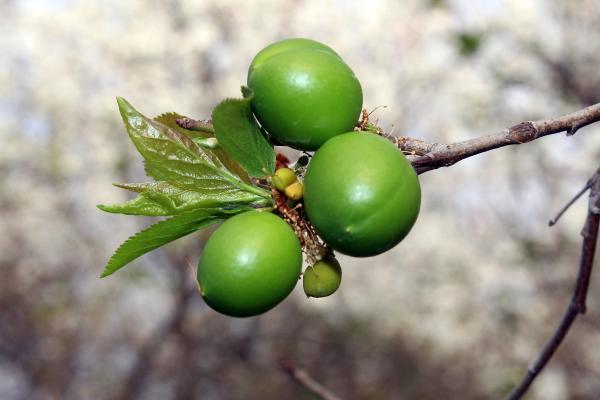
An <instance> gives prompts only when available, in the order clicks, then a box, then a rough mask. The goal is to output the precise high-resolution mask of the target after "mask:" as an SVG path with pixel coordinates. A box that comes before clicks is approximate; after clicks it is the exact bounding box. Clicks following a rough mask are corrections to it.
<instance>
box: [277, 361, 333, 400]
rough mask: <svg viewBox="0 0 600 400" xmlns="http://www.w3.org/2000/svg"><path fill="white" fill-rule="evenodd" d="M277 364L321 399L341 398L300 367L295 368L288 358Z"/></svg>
mask: <svg viewBox="0 0 600 400" xmlns="http://www.w3.org/2000/svg"><path fill="white" fill-rule="evenodd" d="M279 366H280V367H281V369H282V370H284V371H285V372H286V373H287V374H288V375H289V376H290V377H292V379H294V380H295V381H296V382H298V383H299V384H300V385H302V386H304V387H305V388H306V389H307V390H309V391H310V392H312V393H313V394H315V395H316V396H318V397H319V398H321V399H322V400H341V398H340V397H338V396H337V395H336V394H334V393H333V392H331V391H330V390H329V389H327V388H326V387H325V386H323V385H322V384H320V383H319V382H318V381H316V380H315V379H314V378H313V377H311V376H310V375H309V374H308V372H306V371H305V370H303V369H301V368H296V366H295V365H294V364H293V363H292V362H291V361H290V360H288V359H282V360H281V361H280V362H279Z"/></svg>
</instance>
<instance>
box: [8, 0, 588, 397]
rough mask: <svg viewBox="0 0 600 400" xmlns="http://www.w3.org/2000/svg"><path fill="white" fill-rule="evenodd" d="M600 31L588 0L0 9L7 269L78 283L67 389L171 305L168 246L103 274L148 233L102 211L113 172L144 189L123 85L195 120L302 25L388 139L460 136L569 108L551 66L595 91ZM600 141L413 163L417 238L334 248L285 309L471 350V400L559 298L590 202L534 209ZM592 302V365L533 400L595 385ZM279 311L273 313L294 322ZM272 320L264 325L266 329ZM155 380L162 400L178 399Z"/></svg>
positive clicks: (87, 380)
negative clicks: (383, 245)
mask: <svg viewBox="0 0 600 400" xmlns="http://www.w3.org/2000/svg"><path fill="white" fill-rule="evenodd" d="M434 3H440V4H438V5H436V4H434ZM599 23H600V4H599V3H598V1H594V0H586V1H581V2H577V3H573V2H566V1H563V2H551V1H543V0H537V1H532V2H520V1H510V0H504V1H503V0H496V1H479V2H471V1H462V0H461V1H459V0H456V1H447V2H443V1H441V2H434V1H431V2H422V1H416V0H412V1H403V2H397V1H392V0H378V1H374V2H359V1H335V0H328V1H308V0H307V1H291V0H289V1H287V0H286V1H280V2H272V1H265V0H260V1H253V2H246V1H235V0H227V1H223V0H221V1H216V0H206V1H201V2H199V1H191V0H181V1H169V2H161V1H156V0H153V1H141V0H132V1H116V0H106V1H102V2H89V1H83V0H52V1H35V0H28V1H5V2H0V54H2V57H0V139H1V140H2V143H3V144H2V146H0V230H1V231H2V232H4V233H3V234H2V235H0V273H2V269H5V272H6V271H7V270H8V269H9V268H10V269H11V270H14V271H16V276H17V278H16V279H17V283H18V284H19V285H21V286H22V290H23V292H27V290H28V289H29V288H31V287H33V285H34V284H35V283H36V282H38V281H39V280H40V279H42V278H43V277H44V276H46V275H48V274H51V273H56V274H63V275H61V276H63V278H62V280H61V282H60V284H61V285H64V286H65V287H66V288H67V289H65V288H63V287H62V286H60V287H58V286H57V288H56V290H54V291H52V290H51V289H52V288H51V285H58V282H57V281H55V280H52V281H51V283H50V284H48V285H49V286H48V292H47V293H42V294H41V295H40V297H39V298H38V299H37V301H38V302H39V306H40V308H43V307H53V306H54V305H55V303H56V302H58V301H59V300H57V296H58V295H56V293H62V292H61V290H63V289H64V290H70V291H71V292H72V293H74V297H73V298H70V300H69V301H68V302H67V304H62V305H61V307H62V308H61V311H57V312H58V314H57V315H58V316H57V317H56V321H57V322H56V324H57V326H58V325H60V326H62V325H64V326H71V325H74V326H77V330H79V331H80V332H81V336H82V337H84V338H85V337H88V338H89V340H88V341H87V342H85V345H84V346H82V347H83V348H84V349H83V350H82V351H81V353H80V358H81V359H80V360H79V363H80V364H81V365H82V366H84V367H85V368H84V367H82V368H81V369H79V370H78V371H79V372H78V373H77V374H75V375H74V377H73V380H74V382H75V383H74V388H73V389H72V391H73V393H75V395H74V397H75V398H77V397H78V396H77V394H79V395H80V396H79V398H85V397H88V398H89V397H94V396H96V395H97V394H98V393H102V391H103V390H104V389H105V388H106V387H110V385H112V384H115V382H118V379H119V376H118V373H123V371H126V370H127V368H129V367H130V364H131V363H132V361H131V360H132V358H133V356H132V355H131V354H130V353H129V352H132V351H133V350H131V349H129V350H124V351H123V352H116V353H112V352H111V351H108V350H107V349H109V345H110V342H111V339H112V338H114V337H115V336H118V335H124V336H127V335H130V336H127V337H132V338H133V339H132V340H134V341H136V342H137V341H143V340H144V339H145V338H147V337H148V335H150V334H151V332H153V330H154V328H155V327H156V326H157V325H158V323H159V322H160V321H161V320H162V318H164V316H165V315H167V314H168V313H169V312H170V309H171V306H172V302H173V299H172V296H171V295H170V293H169V292H168V288H169V283H168V282H169V278H170V277H171V276H172V275H173V274H174V271H173V270H172V267H168V268H167V267H166V266H165V264H168V262H167V261H166V256H165V255H164V253H161V252H155V253H153V254H152V255H149V256H145V257H144V258H142V259H141V260H140V261H139V262H136V263H133V264H132V265H131V266H129V267H128V268H127V271H123V272H119V273H118V274H116V275H115V276H112V277H110V278H108V279H105V280H99V279H98V278H97V277H98V275H99V274H100V272H101V271H102V268H103V266H104V263H105V262H106V260H107V259H108V257H109V256H110V254H111V251H113V250H114V249H115V248H116V247H117V246H118V244H119V243H120V242H121V241H123V240H124V239H126V237H128V236H129V235H131V234H133V233H134V232H135V231H136V230H138V229H139V228H141V227H142V226H146V225H147V224H148V223H149V220H144V219H139V218H138V219H136V218H133V217H126V216H115V215H109V214H104V213H101V212H100V211H98V210H97V209H96V208H95V205H96V204H100V203H111V202H118V201H122V200H124V199H126V198H127V194H126V193H123V192H122V191H120V190H119V189H117V188H114V187H112V186H111V183H112V182H120V181H143V180H144V179H145V177H144V174H143V168H142V163H141V158H140V157H139V156H138V155H137V154H136V153H135V149H134V147H133V146H132V145H131V143H129V142H128V138H127V135H126V134H125V130H124V128H123V126H122V123H121V120H120V116H119V114H118V110H117V106H116V102H115V96H123V97H125V98H127V99H128V100H129V101H131V102H132V104H133V105H134V106H135V107H136V108H138V109H139V110H140V111H141V112H143V113H144V114H146V115H149V116H153V115H158V114H159V113H162V112H165V111H177V112H179V113H182V114H185V115H189V116H191V117H198V118H206V117H209V116H210V112H211V110H212V107H214V105H216V104H217V103H218V102H219V101H220V100H221V99H223V98H225V97H234V96H239V93H240V92H239V88H240V86H241V85H243V84H244V83H245V77H246V72H247V66H248V64H249V62H250V60H251V59H252V57H253V56H254V54H255V53H256V52H257V51H258V50H260V49H261V48H262V47H264V46H265V45H267V44H269V43H271V42H273V41H275V40H279V39H282V38H286V37H296V36H302V37H310V38H313V39H316V40H320V41H323V42H325V43H327V44H328V45H330V46H331V47H333V48H334V49H335V50H336V51H337V52H339V53H340V54H341V55H342V57H343V58H344V60H345V61H346V62H347V63H348V64H349V65H350V66H351V67H352V68H353V70H354V71H355V72H356V74H357V76H358V77H359V79H360V81H361V83H362V86H363V91H364V95H365V96H364V97H365V107H366V108H367V109H374V108H376V107H378V106H382V105H384V106H386V108H380V109H378V110H377V111H376V112H375V113H374V114H373V118H377V119H378V121H379V124H380V125H381V126H382V127H383V128H384V129H386V130H387V131H391V130H393V132H394V133H396V134H401V135H409V136H414V137H418V138H421V139H423V140H426V141H437V142H450V141H457V140H463V139H468V138H472V137H475V136H478V135H482V134H485V133H490V132H493V131H496V130H498V129H501V128H503V127H507V126H510V125H513V124H516V123H518V122H521V121H523V120H532V119H539V118H545V117H552V116H556V115H560V114H563V113H566V112H569V111H574V110H576V109H578V108H581V107H582V104H581V102H580V101H579V100H578V99H577V98H576V96H574V95H573V93H567V92H566V89H564V88H561V86H560V84H558V83H557V77H556V74H555V71H554V70H553V69H552V68H550V67H549V65H548V60H554V61H565V60H566V61H568V62H569V63H570V64H569V65H574V66H575V68H576V70H575V72H576V73H577V74H576V75H577V76H579V77H585V79H587V80H588V81H584V82H582V83H581V82H580V84H582V85H583V86H586V85H588V86H591V85H594V84H596V85H598V86H597V87H598V88H600V74H599V73H598V68H597V67H598V65H599V64H600V52H598V51H597V50H598V49H599V48H600V30H598V28H597V27H598V26H599V25H598V24H599ZM461 33H469V34H474V35H476V36H478V37H479V38H480V40H481V44H480V47H479V48H478V49H476V50H475V52H474V53H473V54H472V55H464V54H461V52H460V51H459V45H460V43H459V41H458V39H457V38H458V35H459V34H461ZM581 79H584V78H581ZM599 98H600V95H599ZM599 131H600V128H599V127H598V126H590V127H587V128H585V129H583V130H582V131H580V132H578V133H577V134H576V135H575V136H574V137H570V138H566V137H564V135H554V136H553V137H548V138H544V139H541V140H538V141H536V142H535V143H532V144H526V145H524V146H519V147H518V148H503V149H499V150H496V151H493V152H490V153H486V154H483V155H480V156H477V157H473V158H470V159H468V160H465V161H462V162H460V163H458V164H457V165H455V166H452V167H451V168H443V169H440V170H437V171H432V172H428V173H426V174H424V175H422V177H421V185H422V190H423V203H422V210H421V214H420V217H419V220H418V221H417V224H416V225H415V227H414V229H413V231H412V233H411V235H409V236H408V237H407V238H406V239H405V240H404V241H403V242H402V243H401V244H400V245H398V246H397V247H396V248H394V249H393V250H392V251H390V252H388V253H386V254H383V255H381V256H378V257H375V258H369V259H353V258H350V257H345V256H341V257H340V262H341V264H342V267H343V268H344V277H343V282H342V287H341V289H340V291H339V292H338V293H337V294H336V295H335V296H333V297H330V298H327V299H324V300H315V299H310V300H306V299H305V298H304V296H303V294H302V293H301V291H300V290H296V291H295V293H294V295H293V301H294V302H295V303H296V304H297V305H298V307H299V308H300V310H302V311H303V312H306V313H309V314H318V315H320V316H321V317H322V318H323V319H324V320H328V321H332V322H335V321H336V318H341V317H340V315H342V316H350V317H352V318H357V319H361V318H364V319H366V320H368V321H369V322H368V323H369V324H370V325H371V327H372V329H374V330H375V331H378V332H379V334H381V335H383V336H389V337H394V336H396V335H402V336H404V337H408V338H410V339H411V340H412V341H414V343H416V344H417V345H418V346H423V348H427V349H429V351H431V352H432V354H438V355H439V356H440V357H442V356H444V357H448V356H450V357H451V356H453V355H460V354H462V357H465V354H466V355H467V356H469V355H472V358H473V359H472V360H471V364H470V365H473V366H474V368H476V373H477V379H476V381H477V382H479V384H480V386H481V388H482V390H483V391H484V392H488V393H496V394H498V395H500V394H502V393H501V392H500V391H501V390H506V389H507V387H506V382H507V381H509V382H516V379H517V378H518V377H520V374H521V373H524V368H525V366H526V364H527V363H528V362H529V360H531V359H532V358H533V357H534V356H535V354H536V353H537V351H538V349H539V348H541V345H542V343H543V340H544V339H545V337H547V335H548V334H549V332H550V330H551V329H552V328H553V327H554V325H555V323H556V321H557V320H558V318H559V316H560V313H561V312H562V308H563V304H566V302H567V300H568V297H569V291H570V290H571V288H572V282H573V281H574V279H575V273H576V266H577V262H578V252H579V246H580V236H579V231H580V229H581V226H582V223H583V220H584V217H585V212H586V201H580V202H579V203H578V204H576V205H575V206H574V207H573V208H572V209H571V210H570V211H569V212H568V213H567V214H566V215H565V216H564V217H563V219H562V220H561V222H560V223H559V225H557V226H556V227H553V228H552V229H548V228H547V221H548V219H550V218H551V217H553V215H554V213H555V212H556V211H557V210H558V209H559V208H560V207H561V206H562V205H563V204H564V203H565V202H566V201H567V200H568V199H569V198H570V196H572V195H573V194H574V193H575V192H576V191H577V190H578V189H579V188H580V187H581V186H582V185H583V184H584V183H585V181H586V179H587V178H588V177H589V176H591V174H592V173H593V172H594V170H595V169H596V168H597V167H598V161H599V160H600V150H599V149H600V135H599V134H598V133H599ZM192 240H197V241H198V242H200V240H199V239H198V237H196V238H195V239H192ZM175 246H177V245H175ZM198 246H199V247H200V243H198ZM172 251H173V252H175V251H176V249H175V247H174V248H173V250H172ZM190 279H192V278H191V277H190ZM598 293H600V278H598V274H596V277H595V278H594V279H593V282H592V289H591V295H590V297H591V298H590V301H589V307H590V313H589V315H588V316H586V317H585V319H586V321H589V322H587V323H584V322H580V325H578V327H577V328H576V329H575V330H574V331H573V332H572V335H577V339H576V340H573V342H571V343H570V344H569V345H570V349H571V350H572V352H573V353H574V354H577V355H581V357H580V359H578V361H577V362H578V366H579V368H580V369H582V370H585V371H588V372H587V373H586V374H581V376H580V381H579V382H572V381H570V380H571V379H573V376H574V375H569V374H568V372H569V371H567V368H566V364H564V363H561V362H560V360H556V361H553V364H552V369H549V370H548V371H546V372H545V373H544V374H543V375H544V376H543V377H542V378H540V380H539V382H536V384H535V388H536V389H535V391H534V392H533V393H532V394H531V398H532V399H564V398H571V397H570V396H575V395H576V394H578V395H580V396H585V395H590V393H594V390H596V392H595V393H597V390H598V387H597V386H594V376H597V375H598V374H599V373H600V355H599V354H597V352H592V351H589V349H592V348H597V347H598V343H597V342H598V340H597V332H595V331H594V325H597V324H598V320H599V317H598V316H599V315H600V301H598V298H599V297H598V295H597V294H598ZM56 304H58V303H56ZM286 306H287V305H286V304H284V305H283V306H281V308H280V309H275V310H274V311H272V312H271V313H272V315H270V316H265V318H266V319H265V321H280V319H283V318H285V317H287V316H286V315H285V307H286ZM57 307H58V306H57ZM282 310H283V311H282ZM204 312H205V313H208V311H204ZM582 320H583V319H582ZM61 324H62V325H61ZM236 324H237V325H236ZM227 326H228V329H231V330H232V331H235V330H236V329H239V330H241V331H244V332H245V331H246V330H248V329H251V328H250V327H249V326H248V325H247V324H243V323H239V322H233V323H232V324H231V325H227ZM277 326H278V325H277V324H275V323H273V324H267V323H264V324H263V330H264V331H266V333H265V335H267V334H273V335H276V334H277V332H278V329H277ZM57 329H58V328H57ZM65 329H66V328H65ZM473 349H477V350H476V351H474V350H473ZM267 353H268V352H267ZM119 354H120V355H119ZM269 354H270V353H269ZM265 358H266V356H265ZM107 366H111V368H114V371H115V373H114V374H111V373H108V372H107V370H110V368H107ZM0 367H1V368H0V394H1V392H2V391H3V390H6V391H7V393H17V392H19V390H22V389H19V388H21V387H22V386H23V385H24V383H23V381H24V379H25V378H23V376H24V374H25V375H26V374H27V372H26V371H21V370H19V369H18V368H17V367H15V366H14V365H10V364H5V363H1V364H0ZM99 375H101V376H102V379H98V380H96V379H94V380H92V377H95V376H99ZM364 379H365V380H367V381H368V377H364ZM157 385H158V386H156V387H155V388H153V389H152V390H155V391H156V393H170V392H169V391H168V390H166V389H164V388H163V387H162V386H160V382H159V383H157ZM579 388H584V389H579ZM585 388H587V389H585ZM163 390H166V392H163ZM586 390H587V391H586ZM152 393H153V392H152ZM11 396H13V395H12V394H11ZM40 396H43V393H42V394H40ZM164 396H167V397H168V396H170V395H169V394H166V395H164ZM0 397H2V396H1V395H0ZM161 397H162V395H161ZM14 398H19V395H18V394H17V395H14ZM40 398H44V397H40Z"/></svg>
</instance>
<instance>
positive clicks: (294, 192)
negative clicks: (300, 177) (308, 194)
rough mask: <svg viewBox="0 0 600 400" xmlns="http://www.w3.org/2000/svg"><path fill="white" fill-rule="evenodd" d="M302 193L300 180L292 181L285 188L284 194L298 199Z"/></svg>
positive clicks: (302, 186) (289, 197)
mask: <svg viewBox="0 0 600 400" xmlns="http://www.w3.org/2000/svg"><path fill="white" fill-rule="evenodd" d="M303 194H304V185H302V183H300V182H294V183H292V184H291V185H289V186H288V187H286V188H285V195H286V197H287V198H288V199H292V200H300V199H301V198H302V195H303Z"/></svg>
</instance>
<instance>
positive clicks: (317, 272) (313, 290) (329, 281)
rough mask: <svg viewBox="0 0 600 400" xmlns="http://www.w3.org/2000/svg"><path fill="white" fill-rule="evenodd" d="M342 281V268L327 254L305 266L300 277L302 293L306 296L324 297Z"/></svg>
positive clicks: (333, 290)
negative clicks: (311, 264) (313, 263)
mask: <svg viewBox="0 0 600 400" xmlns="http://www.w3.org/2000/svg"><path fill="white" fill-rule="evenodd" d="M341 282H342V268H341V267H340V263H339V262H338V261H337V260H336V259H335V258H334V257H333V256H328V257H325V258H324V259H322V260H321V261H317V262H316V263H315V265H313V266H312V267H308V268H306V271H304V276H303V278H302V286H303V287H304V293H306V295H307V296H308V297H326V296H329V295H331V294H333V293H334V292H335V291H336V290H337V289H338V288H339V287H340V283H341Z"/></svg>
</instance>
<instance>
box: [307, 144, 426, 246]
mask: <svg viewBox="0 0 600 400" xmlns="http://www.w3.org/2000/svg"><path fill="white" fill-rule="evenodd" d="M304 204H305V207H306V213H307V215H308V218H309V220H310V221H311V223H312V224H313V225H314V227H315V229H316V231H317V232H318V234H319V235H320V236H321V237H322V238H323V240H324V241H325V242H326V243H327V244H328V245H330V246H331V247H332V248H333V249H335V250H338V251H339V252H341V253H344V254H347V255H351V256H355V257H369V256H374V255H377V254H380V253H382V252H385V251H387V250H389V249H391V248H392V247H394V246H395V245H396V244H398V243H399V242H400V241H401V240H402V239H403V238H404V237H405V236H406V235H407V234H408V232H409V231H410V230H411V228H412V226H413V224H414V223H415V221H416V219H417V216H418V215H419V208H420V204H421V188H420V185H419V180H418V178H417V175H416V173H415V171H414V169H413V168H412V166H411V164H410V163H409V162H408V160H407V159H406V157H405V156H404V155H403V154H402V153H401V152H400V151H399V150H398V149H397V148H396V147H395V146H394V145H393V144H392V143H390V142H389V141H388V140H387V139H385V138H383V137H381V136H379V135H376V134H373V133H367V132H348V133H345V134H342V135H338V136H336V137H334V138H332V139H330V140H329V141H328V142H327V143H325V144H324V145H323V146H322V147H321V148H320V149H319V150H318V151H317V152H316V153H315V155H314V156H313V158H312V159H311V161H310V163H309V165H308V169H307V172H306V176H305V179H304Z"/></svg>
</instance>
